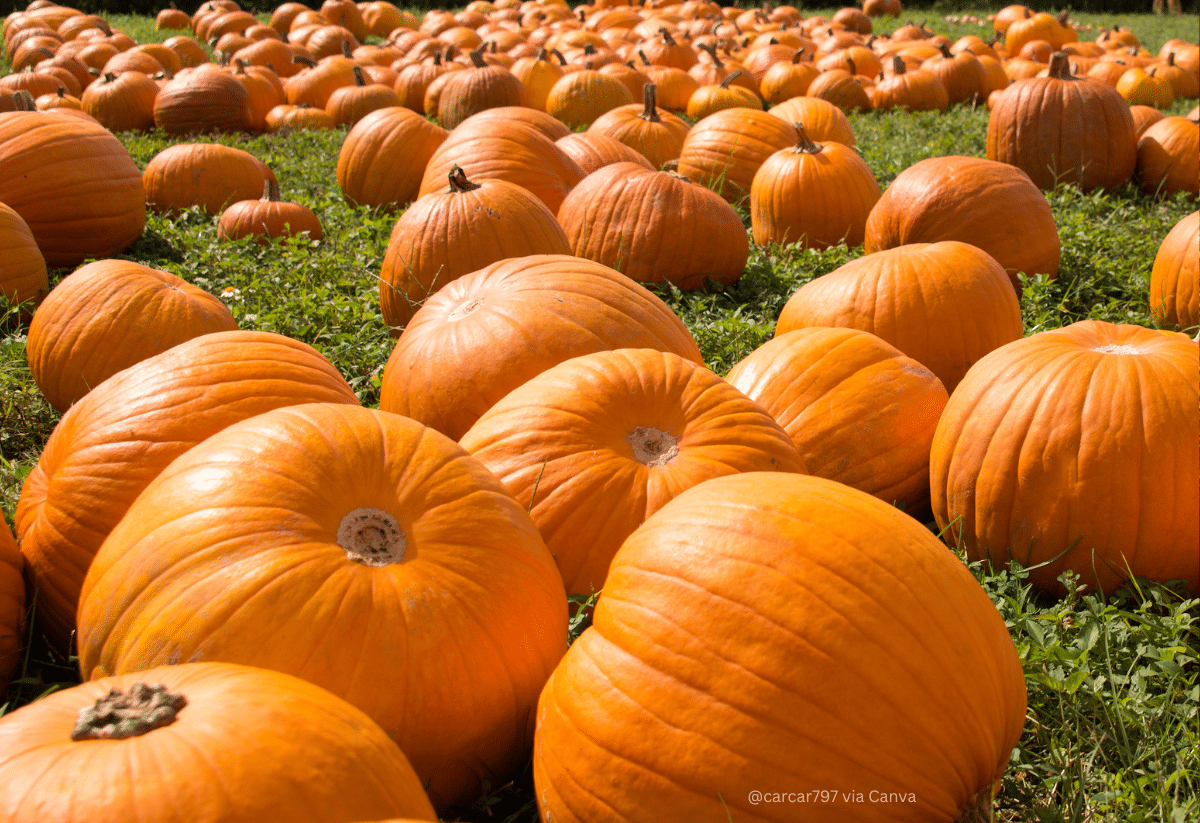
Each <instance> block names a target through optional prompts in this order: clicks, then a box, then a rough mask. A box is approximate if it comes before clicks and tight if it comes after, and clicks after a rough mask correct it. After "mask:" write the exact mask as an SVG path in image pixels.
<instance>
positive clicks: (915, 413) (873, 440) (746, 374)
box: [726, 328, 947, 513]
mask: <svg viewBox="0 0 1200 823" xmlns="http://www.w3.org/2000/svg"><path fill="white" fill-rule="evenodd" d="M726 379H727V380H728V381H729V382H730V383H731V384H732V385H733V386H734V387H735V388H737V389H740V390H741V391H742V392H744V393H745V394H746V396H747V397H749V398H750V399H751V400H753V401H755V402H756V403H758V404H759V405H760V406H762V407H763V408H764V409H766V410H767V412H768V413H769V414H771V416H772V417H774V418H775V419H776V420H777V421H778V422H779V425H781V426H783V429H784V431H786V432H787V433H788V436H789V437H790V438H791V439H792V443H794V444H795V446H796V450H797V451H799V453H800V456H801V457H803V458H804V463H805V465H806V466H807V468H808V473H809V474H812V475H815V476H817V477H826V478H829V479H830V480H836V481H838V482H839V483H845V484H846V485H847V486H852V487H853V488H856V489H860V490H861V491H865V492H867V493H868V494H871V495H874V496H875V497H878V498H879V499H881V500H883V501H884V502H885V503H894V502H897V501H903V502H904V504H905V510H906V511H908V512H910V513H911V512H912V511H913V509H914V507H915V506H917V505H918V504H920V503H923V502H924V501H925V500H926V499H927V498H928V497H929V448H930V445H931V444H932V443H933V431H934V429H935V428H937V421H938V418H939V417H940V416H941V414H942V409H944V408H945V406H946V399H947V395H946V388H945V386H943V385H942V381H941V380H939V379H938V378H937V377H936V376H935V375H934V374H933V372H931V371H930V370H929V369H927V368H925V367H924V366H922V365H921V364H920V363H918V362H917V361H916V360H913V359H912V358H911V357H907V356H905V355H904V354H903V353H901V351H900V350H899V349H897V348H895V347H894V346H892V345H890V344H888V343H886V342H884V341H883V340H881V339H880V338H878V337H876V336H875V335H873V334H868V333H867V332H864V331H859V330H857V329H829V328H811V329H797V330H795V331H790V332H787V333H786V334H782V335H780V336H778V337H776V338H775V339H773V340H769V341H767V342H766V343H764V344H763V345H762V346H760V347H759V348H757V349H755V350H754V351H753V352H752V353H751V354H750V355H749V356H747V357H746V358H745V359H744V360H742V361H741V362H740V363H738V364H737V365H736V366H734V367H733V369H732V370H731V371H730V372H729V376H728V377H727V378H726Z"/></svg>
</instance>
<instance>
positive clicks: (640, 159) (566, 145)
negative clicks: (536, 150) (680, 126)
mask: <svg viewBox="0 0 1200 823" xmlns="http://www.w3.org/2000/svg"><path fill="white" fill-rule="evenodd" d="M685 142H686V141H685ZM554 143H555V145H556V146H558V147H559V148H560V149H562V150H563V152H565V153H566V155H567V156H568V157H570V158H571V159H572V160H574V161H575V162H576V163H577V164H578V165H579V168H581V169H583V172H584V174H591V173H592V172H594V171H598V170H599V169H602V168H604V167H605V166H608V165H611V164H613V163H636V164H637V165H639V166H641V167H642V168H645V169H651V170H653V169H654V166H652V165H650V161H649V160H647V159H646V156H645V155H644V154H642V153H641V152H640V151H638V150H637V149H634V148H631V147H630V146H627V145H625V144H624V143H622V142H621V141H620V140H618V139H616V138H615V137H609V136H608V135H607V134H597V133H594V132H586V131H585V132H572V133H570V134H568V135H567V136H565V137H560V138H559V139H558V140H555V141H554Z"/></svg>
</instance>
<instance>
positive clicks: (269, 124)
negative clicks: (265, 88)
mask: <svg viewBox="0 0 1200 823" xmlns="http://www.w3.org/2000/svg"><path fill="white" fill-rule="evenodd" d="M364 119H366V118H364ZM264 125H265V126H266V129H267V131H272V132H274V131H292V130H295V129H332V128H334V127H335V125H336V124H335V123H334V122H333V118H332V117H330V116H329V112H327V111H325V109H315V108H313V107H312V106H310V105H308V104H307V103H300V104H298V105H292V104H291V103H280V104H279V105H278V106H275V107H274V108H272V109H271V110H270V111H269V112H267V115H266V117H265V118H264Z"/></svg>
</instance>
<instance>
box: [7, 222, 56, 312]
mask: <svg viewBox="0 0 1200 823" xmlns="http://www.w3.org/2000/svg"><path fill="white" fill-rule="evenodd" d="M0 259H2V260H3V261H4V265H3V267H0V295H3V297H4V299H5V300H7V301H8V302H9V303H11V304H12V305H14V306H15V305H19V304H21V303H32V304H33V305H34V306H35V307H36V305H37V304H38V303H41V302H42V299H43V298H44V297H45V296H46V294H47V293H48V292H49V291H50V279H49V277H48V275H47V273H46V260H45V258H43V257H42V253H41V251H40V250H39V249H38V245H37V241H36V240H34V238H33V232H31V231H30V230H29V224H28V223H26V222H25V221H24V220H23V219H21V215H19V214H17V213H16V212H15V211H13V210H12V209H11V208H9V207H8V206H7V205H5V204H4V203H0Z"/></svg>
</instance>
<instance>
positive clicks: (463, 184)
mask: <svg viewBox="0 0 1200 823" xmlns="http://www.w3.org/2000/svg"><path fill="white" fill-rule="evenodd" d="M447 176H448V177H449V179H450V191H452V192H454V193H455V194H462V193H464V192H468V191H475V190H476V189H478V188H481V186H480V185H479V184H478V183H472V182H471V181H470V180H468V179H467V173H466V172H465V171H463V170H462V167H461V166H458V165H454V166H451V167H450V174H449V175H447Z"/></svg>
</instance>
